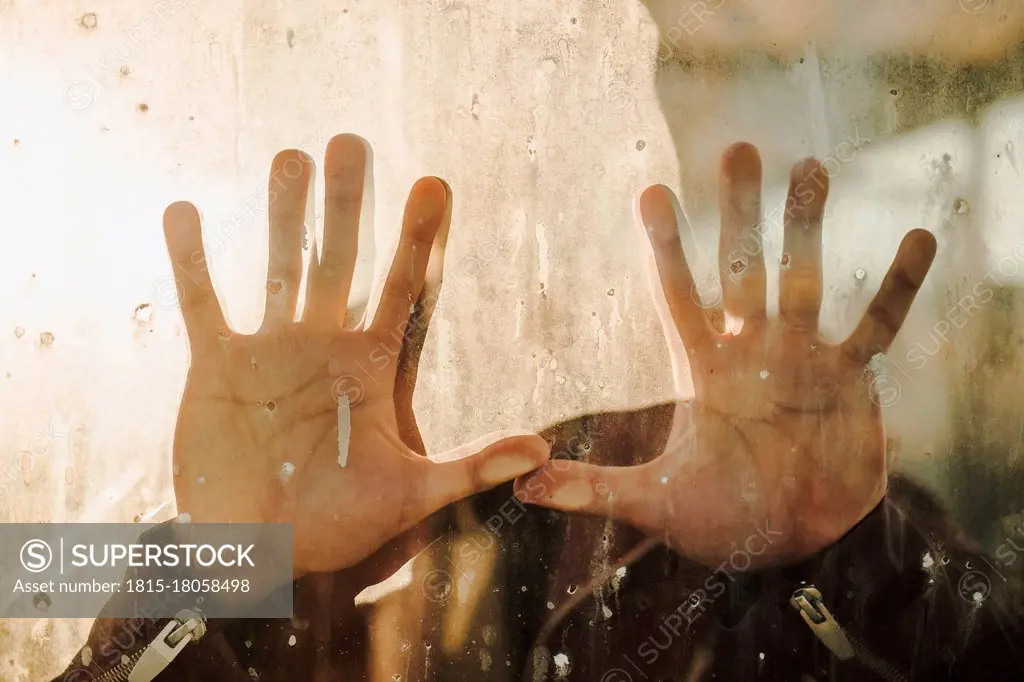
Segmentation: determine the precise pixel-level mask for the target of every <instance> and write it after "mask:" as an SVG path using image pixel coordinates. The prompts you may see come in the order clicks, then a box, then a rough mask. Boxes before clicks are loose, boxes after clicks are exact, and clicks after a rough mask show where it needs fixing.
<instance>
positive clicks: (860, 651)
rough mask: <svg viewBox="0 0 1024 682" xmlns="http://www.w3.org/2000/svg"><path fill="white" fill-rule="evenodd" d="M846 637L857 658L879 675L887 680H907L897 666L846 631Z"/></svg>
mask: <svg viewBox="0 0 1024 682" xmlns="http://www.w3.org/2000/svg"><path fill="white" fill-rule="evenodd" d="M846 638H847V639H849V640H850V644H852V645H853V648H854V651H856V653H857V660H859V661H860V662H861V663H863V664H864V665H865V666H867V667H868V668H870V669H871V670H873V671H874V672H875V673H876V674H878V675H879V676H880V677H882V678H884V679H886V680H888V681H889V682H909V681H908V680H907V677H906V676H905V675H904V674H903V673H902V672H900V669H899V668H897V667H896V666H894V665H893V664H891V663H889V662H888V661H886V660H884V659H881V658H879V657H878V656H875V655H874V654H873V653H871V650H870V649H868V648H867V647H866V646H864V645H863V644H861V642H860V640H859V639H857V638H856V637H854V636H853V635H851V634H850V633H848V632H847V633H846Z"/></svg>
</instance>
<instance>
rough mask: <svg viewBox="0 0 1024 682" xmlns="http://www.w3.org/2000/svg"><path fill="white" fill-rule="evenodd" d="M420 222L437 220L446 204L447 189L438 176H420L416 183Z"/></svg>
mask: <svg viewBox="0 0 1024 682" xmlns="http://www.w3.org/2000/svg"><path fill="white" fill-rule="evenodd" d="M415 191H416V198H417V199H418V201H419V211H420V222H421V223H422V222H426V221H435V220H439V219H440V218H441V217H442V215H443V214H444V211H445V208H446V206H447V204H448V189H447V187H446V186H445V184H444V182H443V181H442V180H441V179H440V178H435V177H428V178H422V179H420V180H419V181H418V182H417V183H416V190H415Z"/></svg>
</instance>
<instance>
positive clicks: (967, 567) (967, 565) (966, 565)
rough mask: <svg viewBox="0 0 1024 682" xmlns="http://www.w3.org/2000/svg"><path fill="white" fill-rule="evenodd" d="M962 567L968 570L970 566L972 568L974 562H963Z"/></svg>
mask: <svg viewBox="0 0 1024 682" xmlns="http://www.w3.org/2000/svg"><path fill="white" fill-rule="evenodd" d="M964 567H965V568H966V569H967V570H968V571H969V570H971V569H972V568H974V564H972V563H971V562H970V561H968V562H967V563H965V564H964Z"/></svg>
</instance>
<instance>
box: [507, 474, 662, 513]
mask: <svg viewBox="0 0 1024 682" xmlns="http://www.w3.org/2000/svg"><path fill="white" fill-rule="evenodd" d="M658 470H659V469H656V468H655V467H654V466H652V464H651V463H647V464H641V465H639V466H624V467H606V466H597V465H594V464H587V463H585V462H573V461H570V460H564V459H560V460H551V461H550V462H548V463H547V464H546V465H545V466H544V467H542V468H541V469H538V470H537V471H534V472H533V473H531V474H530V475H529V476H524V477H522V478H520V479H518V480H517V481H516V484H515V495H516V497H517V498H518V499H519V500H520V501H521V502H526V503H529V504H536V505H538V506H541V507H549V508H551V509H559V510H561V511H566V512H584V513H587V514H598V515H603V516H609V517H611V518H614V519H618V520H620V521H625V522H626V523H629V524H632V525H634V526H636V527H637V528H640V529H650V528H659V527H660V525H659V524H660V521H659V519H658V518H656V517H657V515H658V514H660V513H661V511H659V510H663V507H664V505H663V504H660V503H659V502H658V500H657V497H656V495H655V491H656V490H657V488H656V486H658V485H660V484H659V483H658V481H657V477H656V475H655V472H656V471H658Z"/></svg>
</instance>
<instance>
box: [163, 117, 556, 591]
mask: <svg viewBox="0 0 1024 682" xmlns="http://www.w3.org/2000/svg"><path fill="white" fill-rule="evenodd" d="M366 159H367V154H366V149H365V147H364V143H363V142H362V140H360V139H359V138H357V137H354V136H349V135H342V136H338V137H335V138H334V139H332V140H331V142H330V143H329V145H328V148H327V154H326V161H325V166H326V169H325V171H326V172H325V177H326V198H327V201H326V212H325V217H324V222H325V226H324V246H323V253H322V255H321V256H320V257H319V258H318V257H317V254H316V252H315V251H314V254H313V259H312V263H311V265H310V269H309V270H310V272H309V275H308V281H307V295H306V301H305V307H304V310H303V314H302V318H301V319H300V320H299V321H295V313H296V307H297V301H298V292H299V284H300V279H301V275H302V241H303V219H304V216H305V207H306V202H307V199H308V197H307V194H308V193H309V189H308V188H309V186H310V179H311V174H312V170H313V167H312V161H311V160H310V159H309V157H307V156H306V155H305V154H302V153H301V152H298V151H286V152H281V153H280V154H278V155H277V157H276V158H275V159H274V162H273V165H272V168H271V184H270V191H269V197H270V199H269V220H270V245H271V247H270V259H269V267H268V276H267V301H266V312H265V314H264V319H263V324H262V326H261V327H260V329H259V331H257V332H256V333H255V334H251V335H243V334H238V333H236V332H234V331H232V330H231V328H230V327H229V326H228V324H227V321H226V320H225V318H224V314H223V312H222V311H221V308H220V305H219V303H218V301H217V296H216V293H215V291H214V289H213V284H212V281H211V279H210V273H209V271H208V268H207V267H206V259H205V257H204V251H203V244H202V240H201V230H200V220H199V215H198V212H197V211H196V209H195V207H193V206H192V205H191V204H188V203H176V204H173V205H171V206H170V207H168V209H167V210H166V212H165V214H164V233H165V236H166V241H167V248H168V251H169V253H170V257H171V261H172V263H173V265H174V270H175V276H176V279H177V280H178V285H179V292H180V293H181V309H182V316H183V318H184V322H185V328H186V332H187V334H188V340H189V346H190V349H191V354H192V361H191V365H190V367H189V371H188V378H187V381H186V385H185V392H184V396H183V397H182V403H181V409H180V412H179V415H178V423H177V428H176V430H175V438H174V466H175V477H174V488H175V495H176V498H177V502H178V510H179V513H187V514H189V516H190V517H191V520H192V521H194V522H235V523H247V522H248V523H255V522H260V523H291V524H293V530H294V563H295V575H296V576H301V575H304V574H306V573H310V572H327V571H335V570H339V569H342V568H346V567H349V566H353V565H355V564H356V563H358V562H359V561H361V560H362V559H364V558H366V557H368V556H370V555H371V554H372V553H374V551H375V550H377V549H378V548H380V547H381V546H382V545H384V543H386V542H387V541H388V540H389V539H391V538H393V537H395V536H396V535H398V534H399V533H402V532H403V531H405V530H407V529H409V528H411V527H413V526H414V525H415V524H416V523H418V522H419V521H421V520H422V519H424V518H426V517H427V516H428V515H430V514H431V513H433V512H434V511H436V510H438V509H440V508H442V507H444V506H445V505H447V504H450V503H452V502H455V501H457V500H459V499H462V498H464V497H466V496H468V495H472V494H474V493H477V492H480V491H482V490H486V489H489V488H491V487H494V486H496V485H498V484H500V483H503V482H505V481H507V480H510V479H512V478H514V477H515V476H517V475H520V474H524V473H526V472H528V471H530V470H532V469H534V468H536V467H538V466H540V465H541V464H542V463H544V462H545V461H546V460H547V457H548V448H547V445H546V443H545V442H544V441H543V439H541V438H540V437H539V436H522V437H513V438H505V439H502V440H498V441H496V442H493V443H492V444H491V445H489V446H487V447H484V448H483V449H479V447H474V446H472V445H467V446H463V447H460V448H458V449H456V450H455V451H452V452H449V453H446V454H445V455H442V456H440V457H438V458H437V459H438V460H441V461H434V460H432V459H430V458H427V457H422V456H419V455H418V454H417V453H416V452H415V451H414V449H413V448H411V447H410V446H409V445H408V444H407V443H406V442H404V441H403V437H402V436H403V432H405V433H408V432H409V430H410V429H412V430H413V431H416V428H415V422H414V420H413V423H412V425H411V426H410V425H409V424H408V423H406V424H403V426H402V427H401V428H400V426H399V423H398V422H399V418H400V416H399V415H398V414H396V410H398V411H400V412H401V418H402V419H403V421H405V422H408V421H409V420H410V419H412V418H411V410H408V409H404V408H406V407H408V406H406V405H404V402H403V400H405V399H408V401H409V402H410V405H411V387H412V383H411V382H412V380H413V379H414V372H413V376H412V377H408V376H407V377H404V378H403V381H404V382H405V385H404V386H403V385H398V384H397V383H396V375H397V374H398V366H399V362H398V358H397V357H396V355H398V353H399V352H400V349H401V348H402V346H403V345H404V339H406V338H407V337H409V336H410V335H415V334H416V333H418V330H416V329H414V328H413V329H410V328H409V325H410V313H411V312H412V310H413V308H414V306H413V304H414V303H415V302H416V301H417V299H418V298H419V297H420V294H421V292H422V290H423V288H424V279H425V276H426V271H427V268H428V259H430V256H431V250H432V248H431V245H432V242H433V241H434V238H435V235H437V234H438V233H439V231H440V232H441V233H444V232H446V231H447V227H448V221H449V220H450V216H451V197H450V193H449V190H448V188H447V185H446V184H445V183H443V182H441V181H440V180H438V179H436V178H423V179H421V180H419V181H418V182H417V183H416V184H415V185H414V186H413V189H412V192H411V193H410V196H409V200H408V202H407V204H406V210H405V217H404V222H403V226H402V233H401V237H400V240H399V244H398V248H397V252H396V255H395V259H394V263H393V264H392V267H391V271H390V273H389V274H388V277H387V280H386V282H385V284H384V288H383V291H382V295H381V299H380V305H379V307H378V309H377V311H376V314H375V315H374V317H373V320H372V322H368V321H367V323H366V324H364V325H361V328H357V329H352V330H348V329H345V328H344V323H345V312H346V311H345V308H346V302H347V300H348V293H349V289H350V286H351V280H352V273H353V270H354V266H355V260H356V244H357V232H358V218H359V212H360V207H361V203H362V196H363V184H364V177H365V170H366ZM435 246H436V245H435ZM435 250H436V249H435ZM432 265H433V263H432ZM437 274H439V273H437ZM392 349H395V350H392ZM396 396H397V397H396ZM403 396H405V397H404V398H403ZM339 399H341V400H342V402H346V401H347V402H348V403H349V404H350V412H351V414H350V423H351V428H350V433H349V434H348V441H349V442H348V446H347V461H346V465H345V466H344V467H342V466H341V465H340V464H339V436H338V428H339V427H338V423H339V416H338V411H339V408H338V400H339ZM416 438H418V431H417V435H416ZM408 440H409V439H408V438H406V441H408ZM491 440H493V439H491ZM342 447H344V446H343V445H342ZM478 450H479V451H478Z"/></svg>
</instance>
